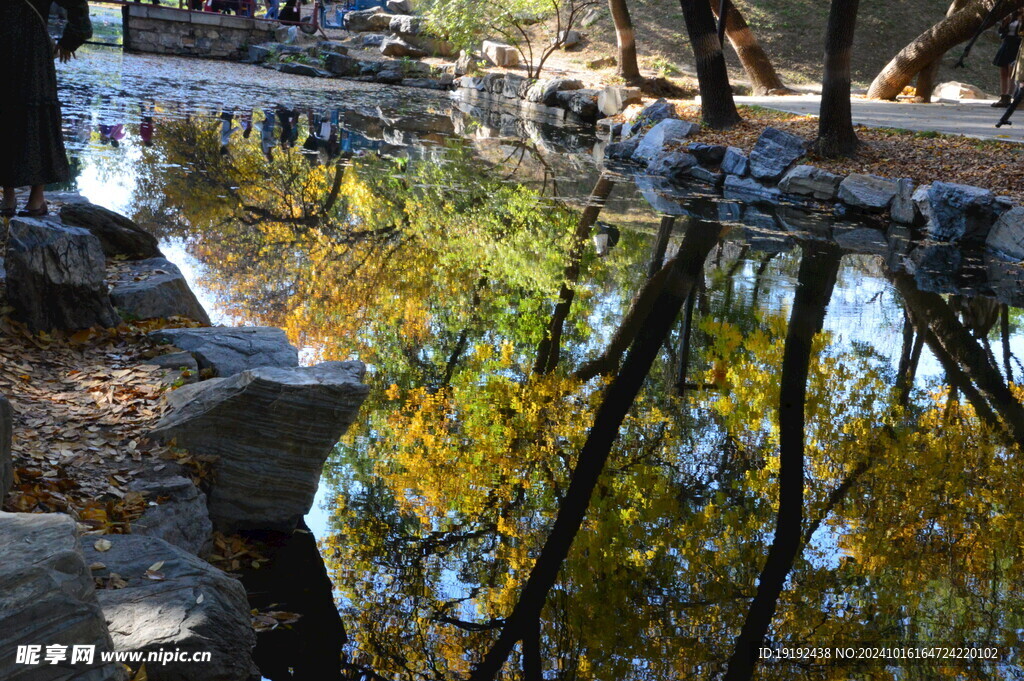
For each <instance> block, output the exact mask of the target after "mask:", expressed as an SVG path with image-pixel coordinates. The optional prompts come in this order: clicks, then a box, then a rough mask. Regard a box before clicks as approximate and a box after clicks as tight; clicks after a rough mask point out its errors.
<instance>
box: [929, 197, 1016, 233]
mask: <svg viewBox="0 0 1024 681" xmlns="http://www.w3.org/2000/svg"><path fill="white" fill-rule="evenodd" d="M927 205H928V210H929V212H930V217H929V219H928V224H927V227H926V229H927V232H928V236H929V238H931V239H933V240H935V241H944V242H951V243H954V242H959V241H970V240H976V241H978V240H980V241H984V240H985V239H986V238H987V237H988V233H989V230H990V229H991V228H992V225H993V223H995V221H996V218H997V217H998V212H999V210H1000V208H1001V207H999V206H997V204H996V201H995V196H994V195H993V194H992V192H991V191H989V190H988V189H982V188H981V187H972V186H970V185H965V184H953V183H951V182H933V183H932V184H931V186H930V187H929V188H928V193H927Z"/></svg>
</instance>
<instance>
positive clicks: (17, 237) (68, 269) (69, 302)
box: [4, 218, 121, 331]
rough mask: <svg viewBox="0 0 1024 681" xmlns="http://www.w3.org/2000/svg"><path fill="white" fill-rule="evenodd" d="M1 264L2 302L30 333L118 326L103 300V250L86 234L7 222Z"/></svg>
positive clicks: (49, 224) (51, 225)
mask: <svg viewBox="0 0 1024 681" xmlns="http://www.w3.org/2000/svg"><path fill="white" fill-rule="evenodd" d="M4 263H5V265H6V268H7V301H8V303H10V305H11V307H13V308H14V311H15V314H16V315H17V317H18V318H19V319H20V320H21V321H24V322H25V323H26V324H27V325H28V327H29V328H30V329H31V330H32V331H51V330H53V329H68V330H79V329H88V328H92V327H94V326H101V327H113V326H117V325H118V324H119V323H120V322H121V318H120V317H118V316H117V312H115V311H114V307H113V305H111V304H110V296H109V295H108V294H107V284H106V281H105V279H104V276H105V268H106V258H105V257H104V255H103V248H102V247H101V246H100V240H99V239H98V238H96V236H95V235H94V234H92V232H89V231H88V230H86V229H82V228H80V227H64V226H63V225H60V224H55V223H52V222H46V221H43V220H36V219H33V218H13V219H12V220H11V222H10V237H9V239H8V242H7V256H6V258H5V259H4Z"/></svg>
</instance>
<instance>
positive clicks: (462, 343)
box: [441, 277, 487, 387]
mask: <svg viewBox="0 0 1024 681" xmlns="http://www.w3.org/2000/svg"><path fill="white" fill-rule="evenodd" d="M485 286H487V277H481V278H480V280H479V281H477V283H476V286H475V287H474V288H473V302H472V307H471V308H470V315H469V324H468V325H467V326H466V327H465V328H463V329H462V333H460V334H459V338H458V340H456V341H455V347H454V348H453V349H452V354H451V355H449V356H448V361H447V362H445V365H444V376H443V377H442V378H441V386H442V387H447V386H449V385H451V382H452V378H453V377H454V376H455V369H456V367H458V365H459V360H460V359H461V358H462V353H464V352H465V351H466V346H467V345H468V344H469V327H470V326H472V325H473V324H475V323H476V319H477V315H478V313H479V311H480V291H481V290H483V288H484V287H485Z"/></svg>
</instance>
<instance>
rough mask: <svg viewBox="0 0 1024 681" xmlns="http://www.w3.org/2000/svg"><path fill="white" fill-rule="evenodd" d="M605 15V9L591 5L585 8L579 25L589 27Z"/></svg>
mask: <svg viewBox="0 0 1024 681" xmlns="http://www.w3.org/2000/svg"><path fill="white" fill-rule="evenodd" d="M604 15H605V11H604V10H603V9H601V8H599V7H591V8H590V9H589V10H587V13H586V14H584V15H583V18H582V19H580V26H582V27H583V28H590V27H591V26H593V25H594V24H596V23H597V22H598V21H600V20H601V18H602V17H603V16H604Z"/></svg>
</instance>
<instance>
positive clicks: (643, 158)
mask: <svg viewBox="0 0 1024 681" xmlns="http://www.w3.org/2000/svg"><path fill="white" fill-rule="evenodd" d="M699 130H700V126H699V125H697V124H696V123H690V122H689V121H681V120H679V119H678V118H666V119H663V120H661V121H660V122H659V123H658V124H657V125H655V126H654V127H653V128H651V129H650V130H649V131H648V132H647V133H646V134H645V135H644V136H643V138H642V139H641V140H640V144H639V145H638V146H637V148H636V151H635V152H633V160H635V161H640V162H643V163H649V162H650V161H651V159H653V158H655V157H656V156H658V155H660V154H661V153H662V152H663V151H664V149H665V146H666V145H669V144H678V143H679V142H682V141H683V140H685V139H686V138H687V137H689V136H690V135H692V134H694V133H696V132H698V131H699Z"/></svg>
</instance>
